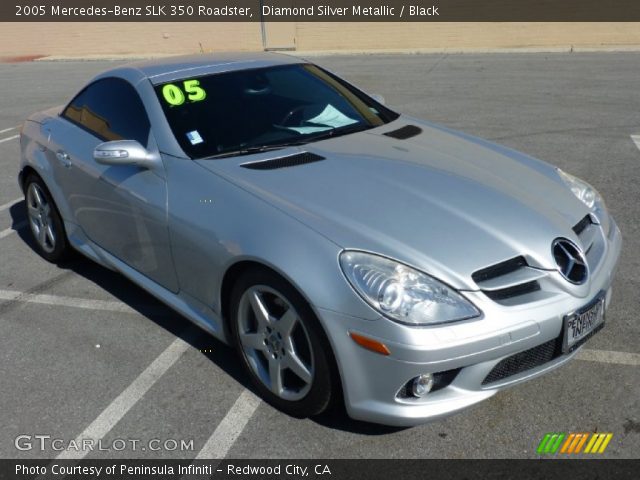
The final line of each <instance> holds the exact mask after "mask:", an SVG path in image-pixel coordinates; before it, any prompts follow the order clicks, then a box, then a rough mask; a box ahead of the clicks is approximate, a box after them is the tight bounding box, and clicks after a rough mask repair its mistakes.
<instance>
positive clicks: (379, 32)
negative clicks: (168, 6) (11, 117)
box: [0, 22, 640, 59]
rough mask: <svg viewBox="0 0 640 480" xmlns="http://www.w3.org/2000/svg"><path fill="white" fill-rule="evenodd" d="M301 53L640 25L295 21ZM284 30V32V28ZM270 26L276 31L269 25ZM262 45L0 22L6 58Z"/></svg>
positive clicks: (542, 38)
mask: <svg viewBox="0 0 640 480" xmlns="http://www.w3.org/2000/svg"><path fill="white" fill-rule="evenodd" d="M293 27H294V28H291V29H290V31H291V35H294V38H293V39H292V42H291V44H293V45H295V47H296V49H297V50H302V51H314V50H317V51H327V50H429V49H434V50H444V49H449V50H454V51H459V50H474V49H493V48H523V47H526V48H556V47H557V48H568V47H569V46H571V45H573V46H574V47H576V48H602V47H605V48H625V47H627V48H628V47H637V46H640V23H320V22H316V23H308V22H306V23H296V24H294V26H293ZM280 30H282V29H280ZM267 31H269V29H267ZM272 31H275V29H272ZM201 48H202V50H203V51H219V50H261V49H262V48H263V43H262V31H261V25H260V24H259V23H258V22H253V23H0V58H5V59H6V58H12V57H21V56H49V55H54V56H100V55H131V56H135V55H158V54H175V53H191V52H199V51H200V50H201Z"/></svg>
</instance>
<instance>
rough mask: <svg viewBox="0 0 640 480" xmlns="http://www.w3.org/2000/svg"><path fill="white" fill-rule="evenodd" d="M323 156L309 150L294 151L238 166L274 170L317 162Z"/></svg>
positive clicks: (322, 158)
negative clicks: (286, 154) (284, 155)
mask: <svg viewBox="0 0 640 480" xmlns="http://www.w3.org/2000/svg"><path fill="white" fill-rule="evenodd" d="M324 159H325V158H324V157H323V156H320V155H317V154H315V153H311V152H302V153H296V154H294V155H288V156H286V157H279V158H270V159H269V160H260V161H258V162H249V163H243V164H241V165H240V166H241V167H243V168H250V169H251V170H276V169H278V168H287V167H295V166H298V165H304V164H306V163H313V162H318V161H320V160H324Z"/></svg>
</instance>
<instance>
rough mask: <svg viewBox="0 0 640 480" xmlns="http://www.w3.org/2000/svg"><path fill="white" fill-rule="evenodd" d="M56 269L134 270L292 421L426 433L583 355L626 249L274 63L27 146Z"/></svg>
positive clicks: (464, 154) (127, 83) (219, 57)
mask: <svg viewBox="0 0 640 480" xmlns="http://www.w3.org/2000/svg"><path fill="white" fill-rule="evenodd" d="M21 152H22V162H21V166H20V175H19V181H20V185H21V187H22V189H23V191H24V193H25V198H26V204H27V208H28V218H29V223H30V226H31V232H32V233H33V236H34V238H35V241H36V245H37V248H38V249H39V251H40V254H41V255H42V256H43V257H44V258H46V259H47V260H50V261H57V260H59V259H60V258H62V257H63V256H64V255H65V254H66V253H68V252H69V250H71V249H72V250H76V251H79V252H80V253H82V254H83V255H85V256H87V257H89V258H90V259H92V260H94V261H96V262H98V263H100V264H102V265H104V266H105V267H107V268H110V269H113V270H116V271H118V272H120V273H122V274H123V275H124V276H126V277H127V278H129V279H130V280H131V281H133V282H134V283H136V284H137V285H139V286H141V287H142V288H144V289H145V290H147V291H149V292H150V293H151V294H153V295H154V296H156V297H157V298H159V299H160V300H162V301H163V302H165V303H166V304H168V305H169V306H171V307H172V308H173V309H175V310H176V311H177V312H179V313H180V314H182V315H183V316H184V317H186V318H187V319H189V320H191V321H192V322H194V323H195V324H197V325H198V326H200V327H201V328H203V329H204V330H206V331H207V332H209V333H211V334H212V335H213V336H215V337H217V338H219V339H220V340H222V341H224V342H227V343H229V344H231V345H234V346H235V347H236V348H237V351H238V358H239V360H240V361H241V362H242V364H243V365H244V367H246V370H247V372H248V375H249V376H250V378H251V380H252V382H253V384H254V385H255V388H256V390H257V391H258V392H259V393H260V394H261V395H262V396H263V398H264V399H265V400H267V401H268V402H269V403H271V404H272V405H274V406H276V407H277V408H279V409H281V410H283V411H285V412H287V413H289V414H291V415H295V416H311V415H315V414H318V413H320V412H322V411H323V410H325V409H326V408H327V406H328V405H329V404H330V402H331V401H332V400H335V399H342V398H343V399H344V402H345V406H346V410H347V412H348V414H349V415H350V416H351V417H353V418H355V419H361V420H367V421H371V422H378V423H383V424H389V425H415V424H419V423H421V422H425V421H428V420H432V419H435V418H438V417H442V416H445V415H449V414H452V413H454V412H456V411H459V410H462V409H464V408H466V407H469V406H470V405H473V404H475V403H477V402H480V401H482V400H484V399H486V398H489V397H490V396H492V395H493V394H495V393H496V392H498V391H499V390H501V389H503V388H505V387H508V386H511V385H514V384H517V383H519V382H522V381H525V380H529V379H532V378H534V377H537V376H539V375H541V374H544V373H546V372H548V371H550V370H552V369H554V368H556V367H558V366H559V365H562V364H563V363H564V362H566V361H568V360H569V359H571V358H572V357H573V356H574V355H575V353H576V351H577V350H578V349H579V348H580V347H581V345H582V344H583V343H584V342H585V341H587V340H588V339H589V338H590V337H591V336H592V335H594V334H595V333H597V332H598V331H600V330H601V329H602V327H603V326H604V325H605V324H606V323H605V310H606V309H607V307H608V305H609V301H610V298H611V287H610V286H611V282H612V277H613V274H614V272H615V269H616V264H617V262H618V257H619V253H620V247H621V236H620V231H619V229H618V227H617V225H616V224H615V222H614V220H613V219H612V218H611V216H610V215H609V214H608V212H607V209H606V207H605V204H604V201H603V200H602V198H601V196H600V195H599V194H598V192H597V191H596V190H595V189H594V188H592V187H591V186H590V185H589V184H587V183H586V182H584V181H582V180H580V179H578V178H576V177H573V176H571V175H570V174H568V173H566V172H563V171H561V170H560V169H558V168H555V167H553V166H551V165H548V164H546V163H544V162H541V161H539V160H536V159H533V158H531V157H528V156H526V155H523V154H521V153H518V152H515V151H513V150H510V149H507V148H504V147H501V146H498V145H495V144H492V143H489V142H486V141H484V140H481V139H478V138H475V137H471V136H468V135H465V134H462V133H459V132H455V131H452V130H449V129H447V128H444V127H442V126H438V125H434V124H432V123H428V122H425V121H422V120H417V119H415V118H410V117H407V116H404V115H400V114H398V113H395V112H394V111H392V110H390V109H389V108H387V107H385V106H384V105H383V101H382V99H381V98H379V97H375V96H374V97H372V96H369V95H367V94H365V93H364V92H362V91H361V90H359V89H358V88H356V87H354V86H353V85H351V84H349V83H347V82H346V81H344V80H342V79H340V78H338V77H337V76H335V75H334V74H332V73H330V72H328V71H326V70H324V69H323V68H320V67H319V66H316V65H314V64H312V63H309V62H306V61H304V60H300V59H297V58H294V57H291V56H286V55H279V54H266V53H264V54H228V55H223V54H216V55H199V56H192V57H174V58H168V59H161V60H156V61H146V62H140V63H133V64H129V65H126V66H121V67H117V68H114V69H111V70H109V71H107V72H104V73H102V74H101V75H99V76H97V77H96V78H95V79H93V80H92V81H91V82H90V83H89V84H88V85H87V86H86V87H84V88H83V89H82V90H81V91H80V92H79V93H78V94H77V95H76V96H75V97H73V99H71V101H70V102H69V103H68V104H66V105H64V106H61V107H56V108H52V109H50V110H46V111H44V112H40V113H36V114H34V115H32V116H31V117H30V118H29V119H28V120H27V121H26V122H25V123H24V126H23V128H22V134H21Z"/></svg>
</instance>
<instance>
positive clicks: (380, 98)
mask: <svg viewBox="0 0 640 480" xmlns="http://www.w3.org/2000/svg"><path fill="white" fill-rule="evenodd" d="M369 96H370V97H371V98H373V99H374V100H375V101H376V102H378V103H379V104H380V105H384V104H385V100H384V97H383V96H382V95H380V94H379V93H374V94H372V95H369Z"/></svg>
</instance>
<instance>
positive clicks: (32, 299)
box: [0, 290, 137, 313]
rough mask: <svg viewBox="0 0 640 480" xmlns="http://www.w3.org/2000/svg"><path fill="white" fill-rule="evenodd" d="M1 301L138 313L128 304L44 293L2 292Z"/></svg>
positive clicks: (0, 293) (0, 291)
mask: <svg viewBox="0 0 640 480" xmlns="http://www.w3.org/2000/svg"><path fill="white" fill-rule="evenodd" d="M0 300H9V301H13V302H24V303H39V304H42V305H53V306H60V307H73V308H83V309H86V310H102V311H106V312H120V313H137V312H136V310H135V309H134V308H133V307H130V306H129V305H127V304H126V303H122V302H118V301H113V300H91V299H86V298H76V297H64V296H59V295H48V294H44V293H22V292H18V291H15V290H0Z"/></svg>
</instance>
